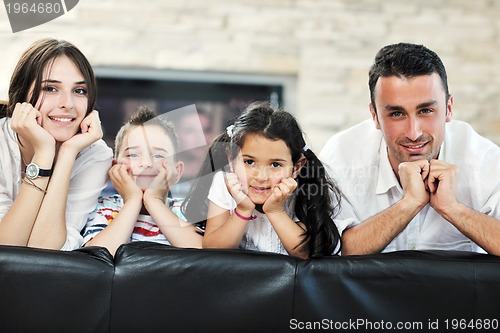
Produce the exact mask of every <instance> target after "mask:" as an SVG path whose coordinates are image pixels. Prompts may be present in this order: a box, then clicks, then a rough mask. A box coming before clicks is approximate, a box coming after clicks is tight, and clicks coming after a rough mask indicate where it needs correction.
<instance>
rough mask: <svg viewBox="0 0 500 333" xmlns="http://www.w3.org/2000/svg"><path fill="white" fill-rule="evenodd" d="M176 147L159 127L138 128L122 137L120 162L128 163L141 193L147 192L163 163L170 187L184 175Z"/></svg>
mask: <svg viewBox="0 0 500 333" xmlns="http://www.w3.org/2000/svg"><path fill="white" fill-rule="evenodd" d="M174 154H175V151H174V145H173V144H172V141H171V140H170V137H169V136H168V135H167V134H166V133H165V130H164V129H163V128H161V127H160V126H155V125H150V126H136V127H132V128H130V129H129V130H128V131H127V132H126V134H125V135H124V137H123V143H122V145H121V147H120V151H119V152H118V158H117V162H118V163H120V164H125V165H126V166H127V169H128V170H129V173H130V175H132V177H134V179H135V182H136V183H137V185H139V187H140V188H141V189H142V190H146V189H147V188H148V187H149V185H150V184H151V182H152V181H153V179H154V178H155V177H156V176H157V175H158V173H159V171H160V168H161V167H162V162H165V164H166V167H167V174H168V176H167V178H168V184H169V186H172V185H174V184H175V183H176V182H177V181H178V179H179V177H180V174H181V173H182V165H181V162H175V156H174Z"/></svg>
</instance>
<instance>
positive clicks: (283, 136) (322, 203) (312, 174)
mask: <svg viewBox="0 0 500 333" xmlns="http://www.w3.org/2000/svg"><path fill="white" fill-rule="evenodd" d="M228 132H229V133H228ZM249 134H258V135H262V136H264V137H265V138H267V139H270V140H282V141H283V142H285V144H286V145H287V146H288V148H289V149H290V153H291V156H292V162H293V163H294V164H295V163H297V162H298V161H299V159H300V158H301V157H302V156H304V157H305V158H306V163H305V164H304V166H303V167H302V168H301V169H300V172H299V174H298V176H297V179H296V180H297V183H298V186H297V189H296V190H295V191H296V196H295V205H294V213H295V215H296V216H297V218H298V219H299V220H300V221H301V222H302V223H304V225H305V226H306V230H305V232H304V238H303V240H302V242H301V244H300V245H302V244H304V243H306V244H307V248H308V250H309V256H310V257H319V256H323V255H331V254H332V253H334V252H335V251H336V250H337V252H338V251H339V250H340V241H341V239H340V235H339V232H338V230H337V227H336V225H335V223H334V222H333V217H334V216H336V215H337V213H338V210H339V208H340V190H339V189H338V188H337V186H336V185H335V183H334V182H333V181H332V180H331V179H330V178H329V177H328V175H327V174H326V171H325V168H324V166H323V164H322V163H321V161H320V160H319V159H318V158H317V156H316V155H315V154H314V153H313V151H312V150H311V149H309V148H308V147H307V145H306V143H305V140H304V137H303V135H302V130H301V128H300V126H299V124H298V123H297V120H296V119H295V118H294V117H293V116H292V115H291V114H290V113H288V112H286V111H283V110H279V109H275V108H273V107H272V106H271V104H270V103H268V102H254V103H252V104H251V105H249V106H248V107H247V108H246V109H245V110H244V111H243V113H242V114H241V115H240V116H239V117H238V118H237V119H236V121H235V122H234V126H233V127H232V129H231V130H228V131H227V132H225V133H222V134H220V135H219V136H218V137H217V138H215V139H214V141H213V142H212V144H211V146H210V152H209V156H208V157H207V159H206V160H205V164H204V170H202V173H203V172H205V173H203V175H206V174H207V173H206V171H208V170H210V172H211V173H213V172H215V171H217V170H221V169H222V170H224V169H223V168H224V167H225V165H227V164H228V159H227V155H226V148H227V147H229V150H230V153H231V155H232V156H236V155H235V154H237V152H238V150H239V149H240V148H241V147H242V146H243V143H244V142H245V138H246V137H247V135H249ZM214 148H215V149H214ZM207 178H210V182H208V179H206V180H205V181H204V183H203V185H204V186H207V185H208V186H207V187H205V188H204V187H200V186H199V185H200V184H198V185H197V184H196V183H195V184H194V186H193V187H192V188H191V191H190V193H189V194H188V196H187V198H186V199H187V200H186V201H185V205H184V206H183V209H186V210H185V216H186V217H187V218H188V220H190V217H189V214H190V212H189V211H190V210H191V209H190V208H192V209H194V210H195V211H197V213H198V214H204V215H203V218H204V220H206V216H207V215H206V212H207V210H206V207H207V203H206V202H205V201H206V198H207V194H208V189H209V188H210V184H211V177H207ZM197 181H198V180H197ZM195 196H196V197H198V200H199V201H198V200H197V202H194V203H195V204H196V205H195V206H192V207H190V201H191V200H192V199H193V197H195ZM202 200H204V202H205V203H204V206H202V209H201V210H200V208H201V206H200V203H201V201H202Z"/></svg>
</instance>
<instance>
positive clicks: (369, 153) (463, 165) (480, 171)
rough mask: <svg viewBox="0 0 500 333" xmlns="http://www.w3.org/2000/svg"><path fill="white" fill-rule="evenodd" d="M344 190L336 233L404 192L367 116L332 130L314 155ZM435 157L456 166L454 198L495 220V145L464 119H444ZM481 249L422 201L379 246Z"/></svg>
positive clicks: (499, 208) (498, 214)
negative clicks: (398, 230)
mask: <svg viewBox="0 0 500 333" xmlns="http://www.w3.org/2000/svg"><path fill="white" fill-rule="evenodd" d="M319 157H320V159H321V160H322V161H323V162H324V164H325V166H326V167H327V169H328V172H329V173H330V175H331V177H332V178H333V179H335V181H336V182H337V184H338V185H339V187H340V189H341V190H342V192H343V197H342V202H341V209H342V211H341V213H340V215H339V216H338V217H337V220H336V221H335V222H336V224H337V226H338V228H339V232H341V233H342V232H343V230H345V229H346V228H349V227H352V226H354V225H357V224H359V223H361V222H362V221H364V220H366V219H368V218H370V217H372V216H374V215H375V214H377V213H379V212H381V211H383V210H385V209H386V208H388V207H389V206H391V205H393V204H394V203H396V202H397V201H399V200H400V199H401V198H402V197H403V190H402V188H401V186H400V184H399V182H398V180H397V178H396V176H395V175H394V172H393V171H392V168H391V165H390V163H389V158H388V155H387V146H386V143H385V141H384V140H383V137H382V132H381V131H380V130H377V129H376V127H375V125H374V123H373V121H372V120H371V119H368V120H365V121H363V122H361V123H360V124H358V125H356V126H354V127H352V128H350V129H347V130H345V131H342V132H340V133H338V134H336V135H334V136H333V137H332V138H330V140H329V141H328V142H327V144H326V145H325V147H324V148H323V150H322V151H321V153H320V155H319ZM439 160H442V161H444V162H446V163H450V164H454V165H457V166H458V167H459V173H458V182H457V183H458V184H457V199H458V201H459V202H461V203H463V204H465V205H466V206H468V207H471V208H472V209H474V210H476V211H478V212H481V213H484V214H487V215H490V216H493V217H495V218H497V219H500V148H499V147H498V146H497V145H496V144H494V143H492V142H491V141H489V140H487V139H485V138H483V137H481V136H480V135H479V134H477V133H476V132H475V131H474V130H473V129H472V128H471V126H470V125H468V124H467V123H464V122H461V121H457V120H453V121H451V122H449V123H446V130H445V137H444V142H443V145H442V146H441V150H440V154H439ZM398 250H463V251H474V252H483V253H484V252H485V251H484V250H483V249H481V248H480V247H479V246H478V245H477V244H475V243H474V242H472V241H471V240H470V239H468V238H467V237H465V236H464V235H463V234H462V233H461V232H459V231H458V229H456V228H455V227H454V226H453V225H452V224H451V223H449V222H448V221H446V220H445V219H444V218H443V217H441V215H439V214H438V213H437V212H436V211H435V210H434V209H433V208H432V207H431V206H430V204H427V205H426V206H425V207H424V208H423V209H422V210H421V211H420V212H419V213H418V214H417V215H416V216H415V217H414V218H413V220H411V221H410V223H409V224H408V225H407V227H406V228H405V229H404V230H403V231H402V232H401V233H400V234H399V235H398V236H397V237H396V238H395V239H394V240H393V241H392V242H391V243H390V244H389V245H388V246H387V247H386V248H385V249H384V250H383V252H389V251H398Z"/></svg>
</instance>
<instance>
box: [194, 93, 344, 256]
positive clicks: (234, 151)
mask: <svg viewBox="0 0 500 333" xmlns="http://www.w3.org/2000/svg"><path fill="white" fill-rule="evenodd" d="M224 145H225V146H226V147H227V149H226V151H227V154H228V157H229V170H228V171H229V172H223V171H218V172H217V173H216V174H215V175H214V177H213V182H212V185H211V187H210V191H209V193H208V200H209V202H208V208H207V210H208V212H207V214H208V215H207V216H208V217H207V221H206V230H205V236H204V238H203V247H204V248H238V247H240V248H243V249H249V250H257V251H267V252H275V253H282V254H286V253H288V254H290V255H294V256H297V257H301V258H308V257H318V256H322V255H331V254H333V253H334V252H336V251H337V252H338V251H339V250H340V236H339V233H338V231H337V228H336V226H335V224H334V222H333V220H332V218H333V216H335V215H336V213H337V208H338V206H339V200H340V195H339V191H338V189H337V187H336V186H335V185H334V184H333V182H332V181H331V180H330V179H329V178H328V177H327V175H326V173H325V169H324V168H323V165H322V164H321V162H320V161H319V160H318V158H317V157H316V155H315V154H314V153H313V152H312V151H311V149H309V148H308V147H307V145H306V143H305V141H304V138H303V137H302V131H301V129H300V127H299V125H298V123H297V121H296V120H295V118H294V117H293V116H292V115H291V114H289V113H287V112H285V111H278V110H274V109H273V108H272V107H271V106H270V104H269V103H263V102H257V103H253V104H252V105H250V106H249V107H248V108H247V109H246V110H245V111H244V112H243V114H242V115H241V116H240V117H239V118H238V119H237V120H236V122H235V123H234V125H233V126H230V127H228V129H227V132H226V133H223V134H221V135H220V136H219V137H218V138H216V140H215V141H214V142H213V143H212V146H211V150H210V151H211V152H212V153H214V152H215V154H216V155H217V152H218V153H219V154H220V152H221V151H222V150H223V148H222V147H221V146H224ZM211 157H212V159H211V162H212V163H213V161H214V160H217V159H219V160H220V156H215V158H214V156H211ZM215 164H217V163H215ZM215 166H216V167H220V165H215ZM205 177H206V176H205ZM203 179H204V177H200V182H202V181H203ZM200 192H202V191H199V190H198V189H193V191H192V192H191V194H190V196H188V198H187V200H190V199H192V198H193V193H198V195H201V194H200ZM196 201H197V200H196V197H195V200H194V202H196ZM198 202H199V199H198ZM185 208H186V209H187V210H189V208H190V207H189V202H188V203H187V204H186V207H185Z"/></svg>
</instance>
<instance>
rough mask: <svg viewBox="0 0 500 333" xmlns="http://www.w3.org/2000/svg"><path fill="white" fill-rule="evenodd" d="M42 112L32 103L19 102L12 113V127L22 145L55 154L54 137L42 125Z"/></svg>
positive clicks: (44, 153) (42, 153)
mask: <svg viewBox="0 0 500 333" xmlns="http://www.w3.org/2000/svg"><path fill="white" fill-rule="evenodd" d="M41 119H42V114H41V113H40V111H38V110H37V109H35V108H34V107H33V106H32V105H31V104H30V103H26V102H25V103H17V104H16V106H15V108H14V112H13V113H12V121H11V125H10V126H11V128H12V130H13V131H14V132H16V133H17V136H18V137H19V140H20V143H21V145H24V146H25V147H26V148H28V149H29V150H33V151H34V152H35V153H40V154H41V155H44V156H50V155H52V156H54V155H55V149H56V148H55V147H56V142H55V139H54V137H53V136H52V135H51V134H50V133H49V132H48V131H47V130H45V129H44V128H43V127H42V120H41Z"/></svg>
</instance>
